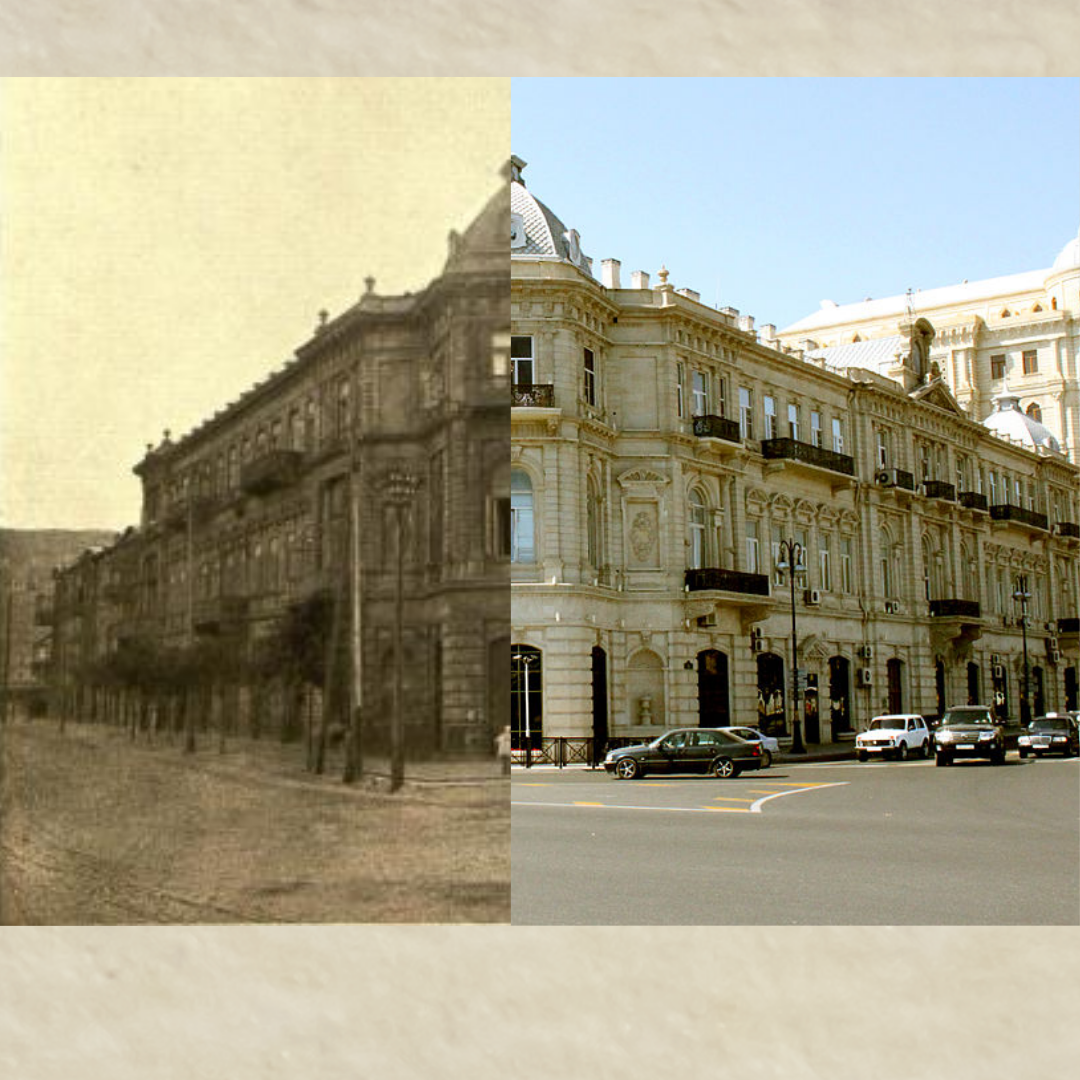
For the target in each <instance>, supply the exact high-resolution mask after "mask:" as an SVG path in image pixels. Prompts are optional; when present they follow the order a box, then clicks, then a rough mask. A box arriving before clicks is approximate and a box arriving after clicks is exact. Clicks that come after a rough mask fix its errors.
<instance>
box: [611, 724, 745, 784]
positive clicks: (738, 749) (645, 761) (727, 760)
mask: <svg viewBox="0 0 1080 1080" xmlns="http://www.w3.org/2000/svg"><path fill="white" fill-rule="evenodd" d="M604 768H605V769H606V770H607V771H608V772H609V773H614V774H615V775H616V776H617V777H618V778H619V779H620V780H634V779H636V778H638V777H641V776H644V775H645V774H646V773H709V774H710V775H712V776H716V777H718V778H719V779H721V780H727V779H729V778H730V777H733V776H738V775H739V773H741V772H742V771H743V770H744V769H759V768H761V745H760V744H759V743H756V742H748V741H747V740H746V739H740V738H739V737H738V736H737V735H732V734H730V733H729V732H727V731H721V730H719V729H718V728H676V729H675V730H674V731H666V732H664V734H663V735H660V736H659V737H658V738H655V739H653V740H652V742H648V743H641V744H640V745H637V746H623V747H620V748H619V749H618V750H611V751H609V752H608V755H607V757H605V758H604Z"/></svg>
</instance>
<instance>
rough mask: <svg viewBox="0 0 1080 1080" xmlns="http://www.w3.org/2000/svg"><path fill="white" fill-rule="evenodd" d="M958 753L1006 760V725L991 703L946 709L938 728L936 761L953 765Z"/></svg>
mask: <svg viewBox="0 0 1080 1080" xmlns="http://www.w3.org/2000/svg"><path fill="white" fill-rule="evenodd" d="M958 757H981V758H989V759H990V764H991V765H1004V764H1005V725H1004V724H1002V723H999V722H998V721H997V720H995V719H994V714H993V712H992V710H991V709H990V706H989V705H954V706H953V707H952V708H950V709H946V710H945V715H944V716H943V717H942V718H941V723H940V724H939V725H938V729H937V731H936V732H934V763H935V764H936V765H951V764H952V763H953V761H954V760H955V759H956V758H958Z"/></svg>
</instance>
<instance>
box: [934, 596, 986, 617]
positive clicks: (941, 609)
mask: <svg viewBox="0 0 1080 1080" xmlns="http://www.w3.org/2000/svg"><path fill="white" fill-rule="evenodd" d="M979 615H980V608H979V602H978V600H931V601H930V617H931V618H932V619H977V618H979Z"/></svg>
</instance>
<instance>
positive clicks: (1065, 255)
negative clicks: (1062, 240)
mask: <svg viewBox="0 0 1080 1080" xmlns="http://www.w3.org/2000/svg"><path fill="white" fill-rule="evenodd" d="M1074 267H1080V232H1077V234H1076V236H1074V237H1073V238H1072V239H1071V240H1070V241H1069V242H1068V243H1067V244H1066V245H1065V246H1064V247H1063V248H1062V249H1061V253H1060V254H1059V255H1058V257H1057V258H1056V259H1055V260H1054V269H1055V270H1072V269H1073V268H1074Z"/></svg>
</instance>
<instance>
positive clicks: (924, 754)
mask: <svg viewBox="0 0 1080 1080" xmlns="http://www.w3.org/2000/svg"><path fill="white" fill-rule="evenodd" d="M929 756H930V744H929V743H928V742H927V741H926V740H925V739H924V740H923V744H922V746H920V747H919V757H921V758H922V759H923V761H925V760H926V759H927V758H928V757H929Z"/></svg>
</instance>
